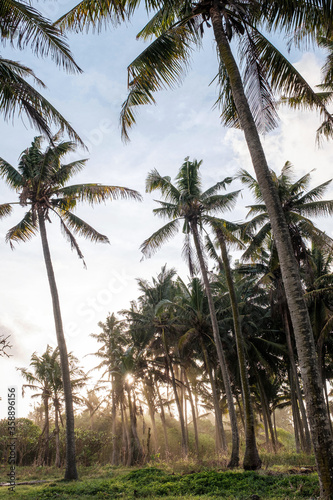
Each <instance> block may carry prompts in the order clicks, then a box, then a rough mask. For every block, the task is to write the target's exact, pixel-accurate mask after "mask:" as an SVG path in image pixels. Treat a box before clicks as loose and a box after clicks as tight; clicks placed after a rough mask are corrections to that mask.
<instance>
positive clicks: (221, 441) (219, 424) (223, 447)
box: [200, 335, 228, 453]
mask: <svg viewBox="0 0 333 500" xmlns="http://www.w3.org/2000/svg"><path fill="white" fill-rule="evenodd" d="M200 345H201V349H202V352H203V356H204V362H205V366H206V370H207V373H208V377H209V381H210V386H211V388H212V393H213V404H214V410H215V422H216V432H217V437H218V439H217V440H216V444H217V445H218V446H216V452H217V453H220V452H221V451H222V452H226V451H227V449H228V448H227V443H226V438H225V432H224V428H223V421H222V413H221V408H220V404H219V398H218V395H217V390H216V384H215V380H214V377H213V373H212V367H211V365H210V361H209V356H208V353H207V349H206V347H205V344H204V341H203V338H202V335H200Z"/></svg>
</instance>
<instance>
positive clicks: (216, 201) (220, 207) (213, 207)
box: [204, 190, 240, 212]
mask: <svg viewBox="0 0 333 500" xmlns="http://www.w3.org/2000/svg"><path fill="white" fill-rule="evenodd" d="M239 193H240V190H238V191H232V192H230V193H227V194H220V195H213V196H210V197H209V198H206V199H205V201H204V205H205V208H206V209H207V210H209V211H211V212H224V211H226V210H230V211H231V210H232V209H233V208H234V207H235V205H236V202H237V198H238V195H239Z"/></svg>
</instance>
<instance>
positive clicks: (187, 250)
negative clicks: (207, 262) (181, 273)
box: [182, 232, 198, 276]
mask: <svg viewBox="0 0 333 500" xmlns="http://www.w3.org/2000/svg"><path fill="white" fill-rule="evenodd" d="M182 257H183V258H184V260H185V261H186V262H187V265H188V268H189V271H190V275H191V276H193V275H194V274H197V272H198V264H197V260H198V259H197V258H196V254H195V252H194V250H193V247H192V245H191V235H190V233H189V232H187V233H185V238H184V243H183V248H182Z"/></svg>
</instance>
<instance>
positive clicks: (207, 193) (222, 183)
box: [201, 177, 233, 200]
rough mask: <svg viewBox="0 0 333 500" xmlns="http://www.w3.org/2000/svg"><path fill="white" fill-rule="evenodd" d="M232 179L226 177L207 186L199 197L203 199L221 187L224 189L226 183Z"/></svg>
mask: <svg viewBox="0 0 333 500" xmlns="http://www.w3.org/2000/svg"><path fill="white" fill-rule="evenodd" d="M232 181H233V178H232V177H226V178H225V179H223V181H219V182H217V183H216V184H215V185H214V186H212V187H210V188H208V189H207V190H206V191H204V192H203V193H202V194H201V199H202V200H205V199H206V198H209V197H210V196H213V195H215V194H216V193H218V192H219V191H220V190H221V189H226V187H227V185H228V184H230V183H231V182H232Z"/></svg>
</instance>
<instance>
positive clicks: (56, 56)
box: [1, 1, 81, 72]
mask: <svg viewBox="0 0 333 500" xmlns="http://www.w3.org/2000/svg"><path fill="white" fill-rule="evenodd" d="M1 21H2V29H6V28H7V33H8V35H9V38H10V40H11V43H12V44H14V41H15V42H16V43H17V46H18V48H19V49H24V48H25V47H26V46H28V45H29V46H30V47H31V48H32V50H33V51H34V52H35V53H36V55H38V56H39V57H46V56H48V55H49V54H50V56H51V59H53V60H54V61H55V62H56V64H57V65H59V66H63V67H64V68H65V69H66V70H68V71H80V72H81V70H80V68H79V67H78V65H77V64H76V63H75V61H74V59H73V56H72V55H71V53H70V50H69V46H68V44H67V42H66V41H65V38H64V36H63V35H62V34H61V32H60V31H59V29H58V28H57V27H56V26H55V25H54V24H51V22H50V21H49V20H48V19H46V18H44V17H43V16H42V15H41V14H40V13H39V12H38V11H37V10H36V9H35V8H34V7H32V6H31V5H28V4H27V3H25V2H19V1H11V2H3V5H2V8H1ZM16 35H18V36H17V38H16Z"/></svg>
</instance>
